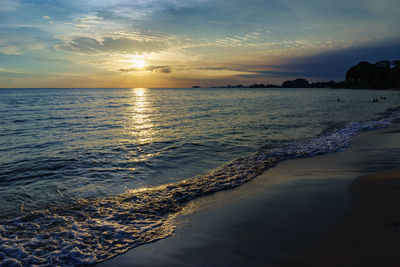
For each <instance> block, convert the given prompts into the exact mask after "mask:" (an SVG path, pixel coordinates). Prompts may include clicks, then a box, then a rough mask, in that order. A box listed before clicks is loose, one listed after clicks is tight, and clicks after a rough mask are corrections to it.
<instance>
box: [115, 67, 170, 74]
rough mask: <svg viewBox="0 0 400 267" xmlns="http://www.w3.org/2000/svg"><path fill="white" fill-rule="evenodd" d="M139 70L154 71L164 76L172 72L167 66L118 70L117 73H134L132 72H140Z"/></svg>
mask: <svg viewBox="0 0 400 267" xmlns="http://www.w3.org/2000/svg"><path fill="white" fill-rule="evenodd" d="M141 70H146V71H154V72H158V73H165V74H168V73H171V72H172V68H171V67H169V66H147V67H145V68H128V69H119V71H122V72H134V71H141Z"/></svg>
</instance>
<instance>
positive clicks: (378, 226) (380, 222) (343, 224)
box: [288, 170, 400, 267]
mask: <svg viewBox="0 0 400 267" xmlns="http://www.w3.org/2000/svg"><path fill="white" fill-rule="evenodd" d="M351 196H352V204H351V207H350V209H349V210H348V211H347V212H346V214H345V215H344V217H343V218H342V219H341V220H340V221H339V222H338V224H337V225H336V226H335V227H334V228H333V229H332V230H331V231H330V232H329V233H327V234H326V236H325V237H324V238H322V239H321V241H320V242H319V243H318V244H317V245H316V246H315V247H314V248H312V249H310V250H309V251H308V252H307V253H305V254H304V255H301V256H299V258H298V259H296V260H295V261H294V262H293V263H298V264H291V266H360V267H361V266H400V253H399V248H400V205H399V203H400V170H393V171H386V172H380V173H376V174H371V175H367V176H363V177H361V178H359V179H357V180H355V181H354V183H353V184H352V186H351ZM288 266H289V265H288Z"/></svg>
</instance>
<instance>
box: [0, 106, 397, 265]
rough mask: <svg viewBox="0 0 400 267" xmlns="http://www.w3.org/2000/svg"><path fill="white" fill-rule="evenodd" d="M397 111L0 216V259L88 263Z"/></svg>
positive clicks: (149, 238)
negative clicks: (142, 182) (170, 175)
mask: <svg viewBox="0 0 400 267" xmlns="http://www.w3.org/2000/svg"><path fill="white" fill-rule="evenodd" d="M397 116H398V109H396V110H390V113H388V114H387V115H386V117H384V118H381V119H379V120H375V121H367V122H352V123H348V124H346V125H344V126H343V127H341V128H339V129H331V130H329V131H327V132H323V133H321V134H320V135H318V136H316V137H314V138H310V139H307V140H301V141H296V142H286V143H281V144H279V145H278V146H274V147H273V148H263V149H260V150H259V151H258V152H257V153H255V154H253V155H251V156H249V157H245V158H238V159H235V160H233V161H232V162H230V163H229V164H226V165H224V166H222V167H221V168H219V169H217V170H215V171H213V172H211V173H209V174H207V175H202V176H196V177H193V178H190V179H186V180H183V181H181V182H177V183H173V184H167V185H163V186H158V187H154V188H143V189H137V190H130V191H127V192H125V193H124V194H121V195H118V196H112V197H102V198H93V199H80V200H77V201H76V202H74V203H73V204H63V206H61V205H62V204H59V205H57V206H54V207H51V208H48V209H46V210H42V211H35V212H31V213H29V214H27V215H23V216H20V217H18V218H14V219H5V220H3V221H1V222H0V260H1V261H2V262H3V264H6V265H7V264H15V266H19V265H21V266H22V265H24V266H27V265H41V266H53V265H63V266H76V265H92V264H95V263H98V262H100V261H103V260H106V259H108V258H111V257H114V256H116V255H118V254H121V253H124V252H126V251H127V250H128V249H131V248H134V247H136V246H139V245H142V244H146V243H149V242H153V241H155V240H158V239H162V238H165V237H167V236H169V235H171V234H172V233H173V231H174V225H173V224H172V218H173V217H174V215H176V214H177V212H178V211H180V210H181V209H182V207H183V206H184V204H185V203H187V202H188V201H190V200H193V199H195V198H198V197H200V196H204V195H207V194H211V193H214V192H218V191H221V190H225V189H228V188H233V187H237V186H240V185H242V184H244V183H246V182H248V181H250V180H252V179H254V178H255V177H256V176H258V175H260V174H261V173H262V172H264V171H266V170H267V169H269V168H271V167H273V166H275V165H276V164H278V163H279V162H281V161H283V160H288V159H293V158H299V157H310V156H314V155H319V154H326V153H332V152H337V151H342V150H344V149H345V148H346V147H348V146H349V145H350V144H351V140H352V137H354V136H356V135H358V134H359V133H360V132H362V131H365V130H368V129H376V128H382V127H387V126H389V125H390V124H391V123H392V120H393V119H395V118H396V117H397Z"/></svg>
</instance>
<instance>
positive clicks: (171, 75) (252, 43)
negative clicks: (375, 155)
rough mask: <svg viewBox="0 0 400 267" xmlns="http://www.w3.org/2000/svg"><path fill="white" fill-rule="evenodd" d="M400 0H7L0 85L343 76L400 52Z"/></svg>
mask: <svg viewBox="0 0 400 267" xmlns="http://www.w3.org/2000/svg"><path fill="white" fill-rule="evenodd" d="M399 14H400V2H399V0H379V1H377V0H352V1H348V0H251V1H249V0H85V1H81V0H48V1H45V0H0V87H3V88H4V87H5V88H15V87H41V88H47V87H61V88H70V87H102V88H105V87H107V88H108V87H128V88H131V87H148V88H153V87H191V86H192V85H200V86H203V87H205V86H219V85H227V84H232V85H236V84H245V85H246V84H252V83H275V84H279V83H281V82H282V81H284V80H288V79H294V78H299V77H302V78H306V79H308V80H310V81H329V80H336V81H340V80H343V79H344V76H345V72H346V70H347V69H348V68H349V67H350V66H352V65H355V64H357V63H358V62H359V61H364V60H365V61H370V62H376V61H378V60H382V59H389V60H395V59H400V27H399V25H400V16H399Z"/></svg>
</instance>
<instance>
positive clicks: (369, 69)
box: [196, 60, 400, 89]
mask: <svg viewBox="0 0 400 267" xmlns="http://www.w3.org/2000/svg"><path fill="white" fill-rule="evenodd" d="M196 87H198V86H196ZM221 87H222V88H245V87H249V88H338V89H339V88H343V89H394V88H400V60H394V61H389V60H381V61H379V62H377V63H374V64H373V63H369V62H366V61H362V62H360V63H358V64H357V65H355V66H352V67H351V68H350V69H349V70H348V71H347V72H346V80H344V81H341V82H335V81H329V82H312V83H310V82H309V81H307V80H306V79H303V78H298V79H295V80H289V81H284V82H283V83H282V85H275V84H262V83H261V84H253V85H250V86H243V85H240V84H239V85H233V86H232V85H228V86H221ZM221 87H218V88H221Z"/></svg>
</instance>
